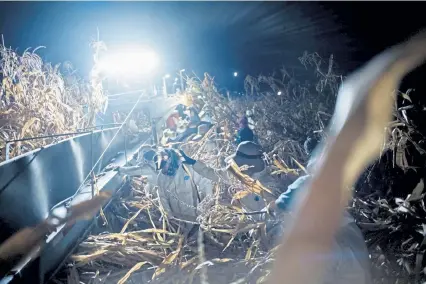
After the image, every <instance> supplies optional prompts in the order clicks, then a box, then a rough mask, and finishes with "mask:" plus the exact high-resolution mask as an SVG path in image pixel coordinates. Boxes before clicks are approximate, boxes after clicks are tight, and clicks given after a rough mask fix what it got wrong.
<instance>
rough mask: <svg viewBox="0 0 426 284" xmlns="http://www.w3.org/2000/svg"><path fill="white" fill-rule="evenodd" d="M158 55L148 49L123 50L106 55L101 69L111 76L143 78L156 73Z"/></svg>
mask: <svg viewBox="0 0 426 284" xmlns="http://www.w3.org/2000/svg"><path fill="white" fill-rule="evenodd" d="M158 64H159V58H158V55H157V54H156V53H155V52H154V51H152V50H150V49H147V48H123V49H120V50H117V51H114V52H111V53H108V54H106V55H105V57H104V58H102V59H101V60H100V62H99V68H100V69H101V70H102V71H104V72H107V73H109V74H110V75H121V76H122V75H126V76H143V75H148V74H150V73H152V72H153V71H155V69H156V68H157V66H158Z"/></svg>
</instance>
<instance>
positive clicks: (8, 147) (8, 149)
mask: <svg viewBox="0 0 426 284" xmlns="http://www.w3.org/2000/svg"><path fill="white" fill-rule="evenodd" d="M5 151H6V153H5V157H6V161H7V160H9V159H10V143H9V142H6V149H5Z"/></svg>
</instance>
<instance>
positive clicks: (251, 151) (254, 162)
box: [181, 141, 272, 211]
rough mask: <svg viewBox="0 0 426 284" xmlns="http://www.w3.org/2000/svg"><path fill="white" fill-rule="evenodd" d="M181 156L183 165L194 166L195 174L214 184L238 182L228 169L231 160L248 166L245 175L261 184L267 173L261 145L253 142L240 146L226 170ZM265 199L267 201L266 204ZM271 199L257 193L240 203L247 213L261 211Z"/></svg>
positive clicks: (229, 159)
mask: <svg viewBox="0 0 426 284" xmlns="http://www.w3.org/2000/svg"><path fill="white" fill-rule="evenodd" d="M181 155H182V157H183V158H184V161H183V163H186V164H189V165H192V168H193V169H194V171H195V172H197V173H198V174H199V175H201V176H203V177H205V178H207V179H209V180H211V181H214V182H219V181H222V182H225V183H227V184H234V182H236V177H235V176H234V174H233V173H232V172H231V171H230V170H229V169H228V167H229V164H230V162H231V160H233V161H234V162H235V163H236V164H237V166H238V167H242V166H244V165H247V166H248V169H247V170H245V171H244V172H243V173H244V174H247V175H248V176H250V177H251V178H253V179H255V180H258V181H260V182H261V183H262V179H263V177H264V176H265V173H266V165H265V161H264V160H263V151H262V148H261V146H260V145H258V144H256V143H254V142H251V141H245V142H243V143H240V144H239V145H238V147H237V151H236V152H235V153H234V154H233V155H231V156H229V157H227V158H226V159H225V162H226V163H227V164H228V166H227V167H226V168H224V169H214V168H212V167H209V166H207V165H206V164H204V163H203V162H201V161H196V160H194V159H192V158H190V157H188V156H187V155H186V154H185V153H183V152H182V151H181ZM264 198H265V199H267V200H266V202H265V200H264ZM271 198H272V195H269V194H267V193H265V196H263V198H262V197H261V196H259V195H257V194H255V193H250V194H248V195H246V196H244V197H243V198H242V199H240V202H241V204H242V206H243V207H244V208H245V209H246V210H247V211H260V210H262V209H263V208H264V207H265V206H266V205H267V202H269V201H272V199H271Z"/></svg>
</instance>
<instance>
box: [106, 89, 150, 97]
mask: <svg viewBox="0 0 426 284" xmlns="http://www.w3.org/2000/svg"><path fill="white" fill-rule="evenodd" d="M143 91H144V90H135V91H129V92H124V93H117V94H112V95H108V96H107V97H108V98H113V97H119V96H123V95H130V94H134V93H142V92H143Z"/></svg>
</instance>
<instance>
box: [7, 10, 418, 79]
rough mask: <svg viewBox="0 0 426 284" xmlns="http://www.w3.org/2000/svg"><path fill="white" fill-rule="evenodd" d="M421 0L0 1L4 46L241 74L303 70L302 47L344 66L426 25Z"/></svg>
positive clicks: (53, 55) (82, 60)
mask: <svg viewBox="0 0 426 284" xmlns="http://www.w3.org/2000/svg"><path fill="white" fill-rule="evenodd" d="M425 5H426V4H424V3H423V2H339V3H336V2H1V3H0V33H1V34H3V35H4V38H5V43H6V45H8V46H12V47H14V48H19V50H21V51H22V50H24V49H25V48H27V47H37V46H40V45H43V46H46V47H47V49H46V50H43V51H41V55H42V56H43V58H45V59H47V60H49V61H52V62H54V63H59V62H63V61H67V60H69V61H71V62H72V63H73V64H74V66H75V67H76V68H77V69H79V70H80V71H81V73H83V74H85V73H87V70H88V69H89V68H90V64H91V50H90V48H89V43H90V41H91V39H93V38H94V37H95V36H96V28H97V27H98V28H99V30H100V35H101V39H102V40H104V41H105V42H106V43H107V45H109V46H114V45H120V44H128V43H148V44H150V45H151V46H152V47H154V48H155V49H156V50H157V51H158V53H159V54H160V56H161V57H162V60H163V62H164V63H165V65H164V66H163V67H162V68H163V69H162V70H161V72H163V71H164V72H174V70H175V69H177V68H186V69H192V70H195V71H196V72H197V73H198V74H202V72H204V71H208V72H211V73H212V74H213V75H215V76H216V77H217V78H218V80H219V82H221V81H222V83H223V84H226V83H225V82H226V80H227V78H230V77H231V76H232V72H233V71H234V70H237V71H239V72H240V73H241V74H247V73H250V74H257V73H259V72H265V73H267V72H271V71H272V70H273V69H274V68H279V67H280V66H281V64H284V65H287V66H300V65H299V64H298V63H297V57H298V56H300V55H301V54H302V53H303V51H304V50H307V51H311V52H312V51H317V52H319V53H320V54H321V55H323V56H324V57H327V56H328V55H329V54H330V53H334V54H335V57H336V60H337V62H338V63H339V65H340V66H341V68H342V69H343V70H344V71H345V72H348V71H351V70H353V69H354V68H355V67H357V66H359V65H360V64H362V63H363V62H365V61H366V60H368V59H369V58H370V57H371V56H373V55H374V54H376V53H377V52H379V51H380V50H382V49H384V48H385V47H387V46H389V45H390V44H394V43H397V42H399V41H401V40H403V39H405V38H407V37H408V36H409V35H410V34H412V33H413V32H416V31H417V30H419V29H420V28H422V27H425V26H426V17H424V15H423V13H424V12H423V11H424V7H426V6H425Z"/></svg>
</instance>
